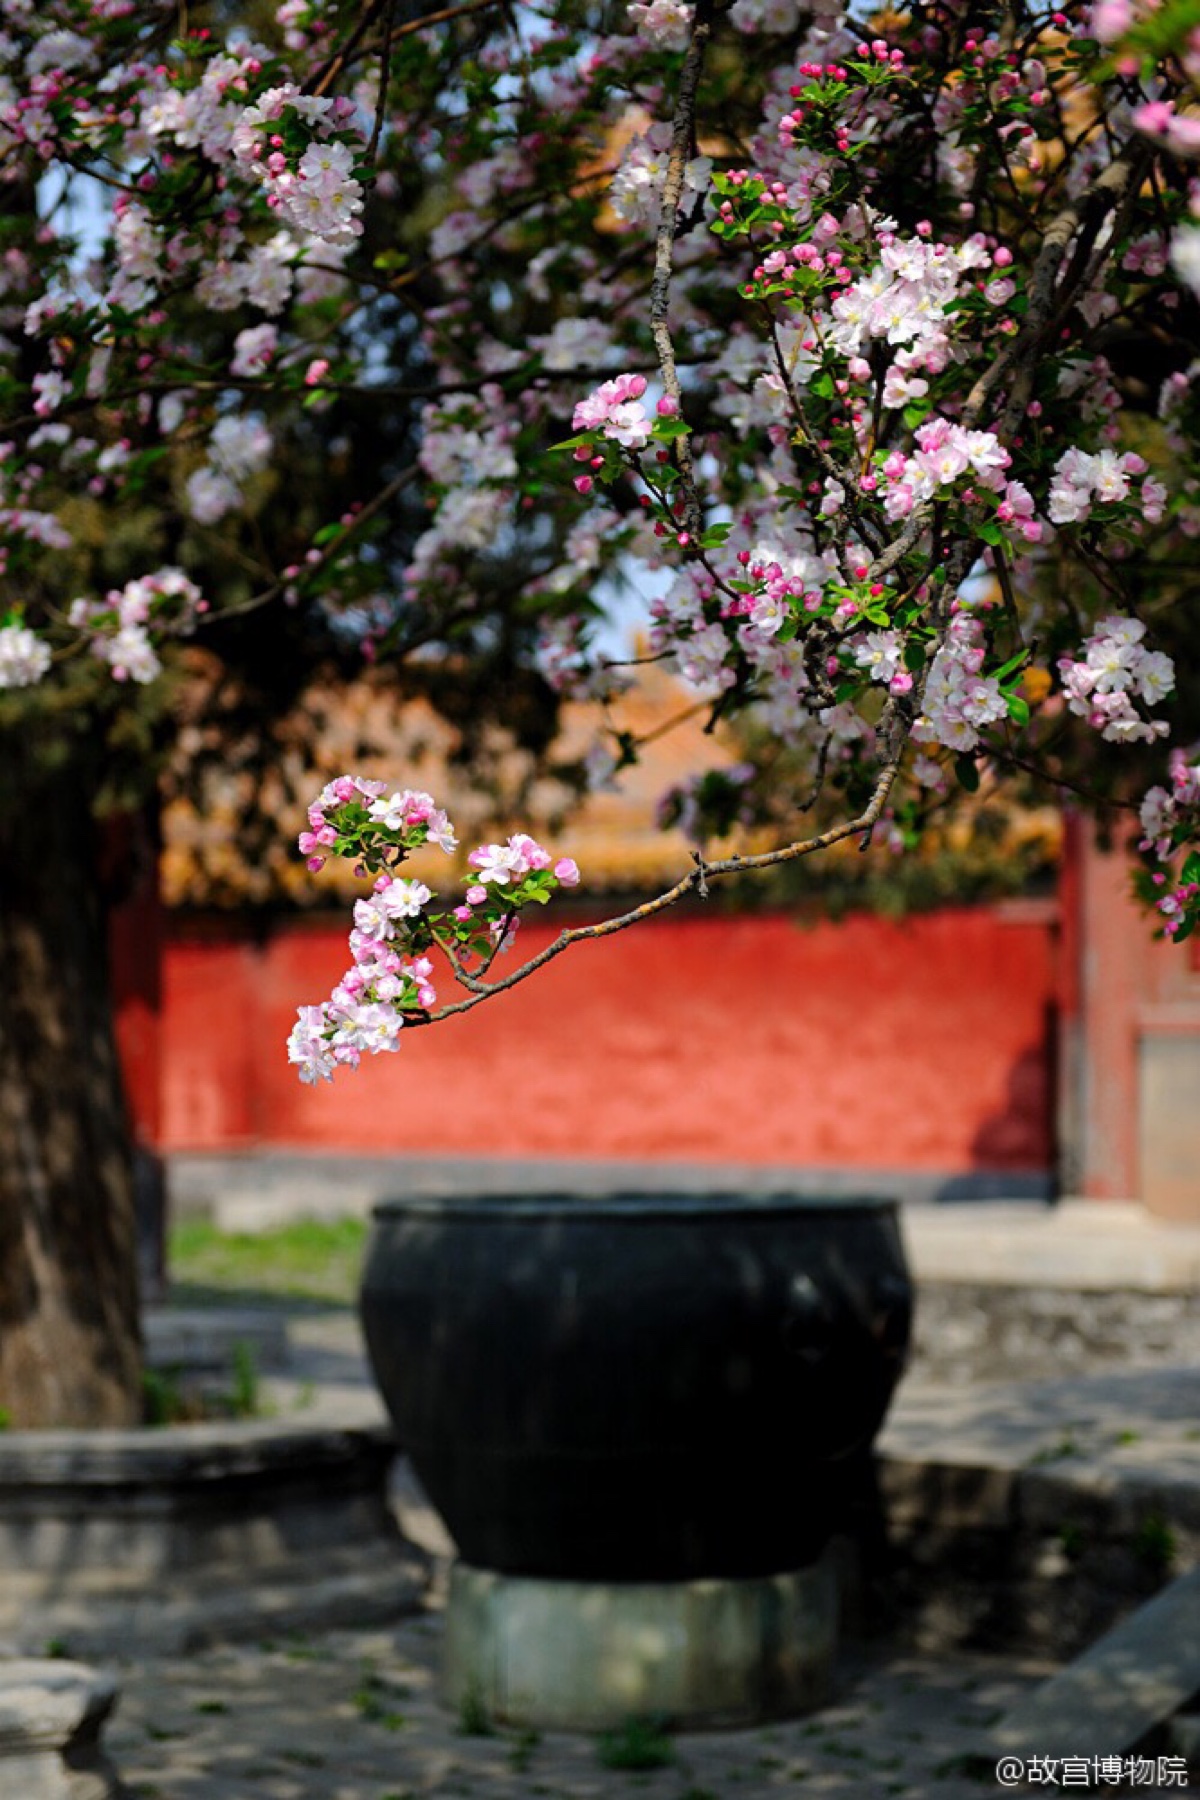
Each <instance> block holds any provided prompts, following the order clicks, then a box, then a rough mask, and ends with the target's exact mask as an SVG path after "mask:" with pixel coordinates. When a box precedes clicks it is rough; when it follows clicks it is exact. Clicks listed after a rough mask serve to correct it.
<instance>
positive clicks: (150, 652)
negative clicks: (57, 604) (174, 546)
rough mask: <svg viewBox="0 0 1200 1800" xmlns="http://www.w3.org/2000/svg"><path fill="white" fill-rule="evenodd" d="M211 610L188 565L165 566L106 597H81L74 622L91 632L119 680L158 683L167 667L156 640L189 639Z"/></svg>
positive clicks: (99, 652)
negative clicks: (186, 568)
mask: <svg viewBox="0 0 1200 1800" xmlns="http://www.w3.org/2000/svg"><path fill="white" fill-rule="evenodd" d="M206 610H207V605H206V602H205V600H204V599H203V597H202V596H201V593H200V590H199V588H198V587H197V586H196V584H195V582H193V581H190V580H189V579H188V577H187V576H186V575H185V574H184V573H183V570H182V569H174V568H168V569H159V570H158V571H157V572H156V573H155V574H153V575H143V576H141V577H140V579H138V580H136V581H127V582H126V583H125V586H124V587H123V588H113V589H111V590H110V591H109V592H108V593H107V594H106V595H105V596H104V599H103V600H76V601H74V602H73V603H72V605H71V610H70V614H69V618H70V622H71V624H72V625H73V626H75V628H76V629H77V630H78V631H80V632H83V633H85V634H86V636H87V637H88V639H89V641H90V645H91V650H92V654H93V655H94V656H98V657H99V658H100V660H101V662H105V663H107V664H108V666H109V668H110V669H111V670H112V675H113V679H114V681H136V682H147V681H153V680H154V678H155V676H156V675H157V674H159V672H160V671H161V669H162V663H161V661H160V660H159V656H158V652H157V650H156V649H155V644H154V641H153V640H152V638H151V629H152V628H153V632H154V639H161V638H163V637H167V636H174V637H186V636H188V635H189V634H190V633H191V632H192V631H194V630H195V628H196V621H197V619H198V618H199V617H200V615H201V614H202V613H204V612H205V611H206Z"/></svg>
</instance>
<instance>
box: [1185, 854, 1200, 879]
mask: <svg viewBox="0 0 1200 1800" xmlns="http://www.w3.org/2000/svg"><path fill="white" fill-rule="evenodd" d="M1183 879H1184V881H1200V851H1197V850H1193V851H1192V853H1191V855H1190V856H1189V857H1188V858H1187V859H1186V861H1185V862H1184V865H1183Z"/></svg>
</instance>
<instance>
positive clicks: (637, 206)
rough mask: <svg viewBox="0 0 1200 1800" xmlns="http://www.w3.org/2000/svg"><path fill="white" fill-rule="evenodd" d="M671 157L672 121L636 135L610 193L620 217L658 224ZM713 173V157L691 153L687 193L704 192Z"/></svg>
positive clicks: (685, 177) (686, 174)
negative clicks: (669, 123) (641, 134)
mask: <svg viewBox="0 0 1200 1800" xmlns="http://www.w3.org/2000/svg"><path fill="white" fill-rule="evenodd" d="M670 159H671V127H670V126H669V125H665V124H664V125H652V126H651V127H650V129H649V131H647V132H646V133H645V134H644V135H643V136H641V137H635V138H634V139H633V141H632V142H631V143H630V145H629V148H628V149H627V150H626V152H625V155H624V156H623V158H622V159H621V166H620V168H619V169H618V170H617V172H616V174H615V175H614V176H613V183H612V188H611V190H610V193H609V199H610V201H611V203H612V209H613V211H614V212H615V213H616V215H617V217H618V218H619V219H623V220H625V222H626V224H630V225H635V224H636V225H650V226H655V225H657V224H658V219H659V214H660V213H661V211H662V197H663V188H664V186H665V185H666V179H667V166H668V164H669V162H670ZM711 173H712V158H711V157H709V156H693V157H691V158H690V159H689V160H688V162H686V163H685V164H684V169H683V192H684V194H685V195H697V194H702V193H703V192H704V191H705V189H706V187H707V186H708V178H709V175H710V174H711Z"/></svg>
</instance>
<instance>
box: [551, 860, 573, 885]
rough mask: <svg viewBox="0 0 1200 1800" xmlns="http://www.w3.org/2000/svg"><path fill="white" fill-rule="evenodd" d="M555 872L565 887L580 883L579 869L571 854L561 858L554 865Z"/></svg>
mask: <svg viewBox="0 0 1200 1800" xmlns="http://www.w3.org/2000/svg"><path fill="white" fill-rule="evenodd" d="M554 874H555V877H556V878H557V880H559V881H560V882H561V883H562V885H563V887H577V886H578V885H579V870H578V868H577V867H576V865H575V863H574V861H573V860H572V858H571V857H569V856H563V857H560V858H559V860H558V862H556V863H555V865H554Z"/></svg>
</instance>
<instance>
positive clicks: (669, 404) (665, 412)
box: [654, 394, 679, 419]
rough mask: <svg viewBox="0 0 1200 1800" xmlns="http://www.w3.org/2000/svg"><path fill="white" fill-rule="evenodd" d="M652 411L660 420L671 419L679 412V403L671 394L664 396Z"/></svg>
mask: <svg viewBox="0 0 1200 1800" xmlns="http://www.w3.org/2000/svg"><path fill="white" fill-rule="evenodd" d="M654 410H655V412H656V413H657V414H658V416H659V418H660V419H673V418H674V417H675V415H676V413H677V412H678V411H679V402H678V400H676V398H675V396H674V395H673V394H664V395H663V397H662V399H661V400H660V401H659V403H658V405H657V406H656V407H655V409H654Z"/></svg>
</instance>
